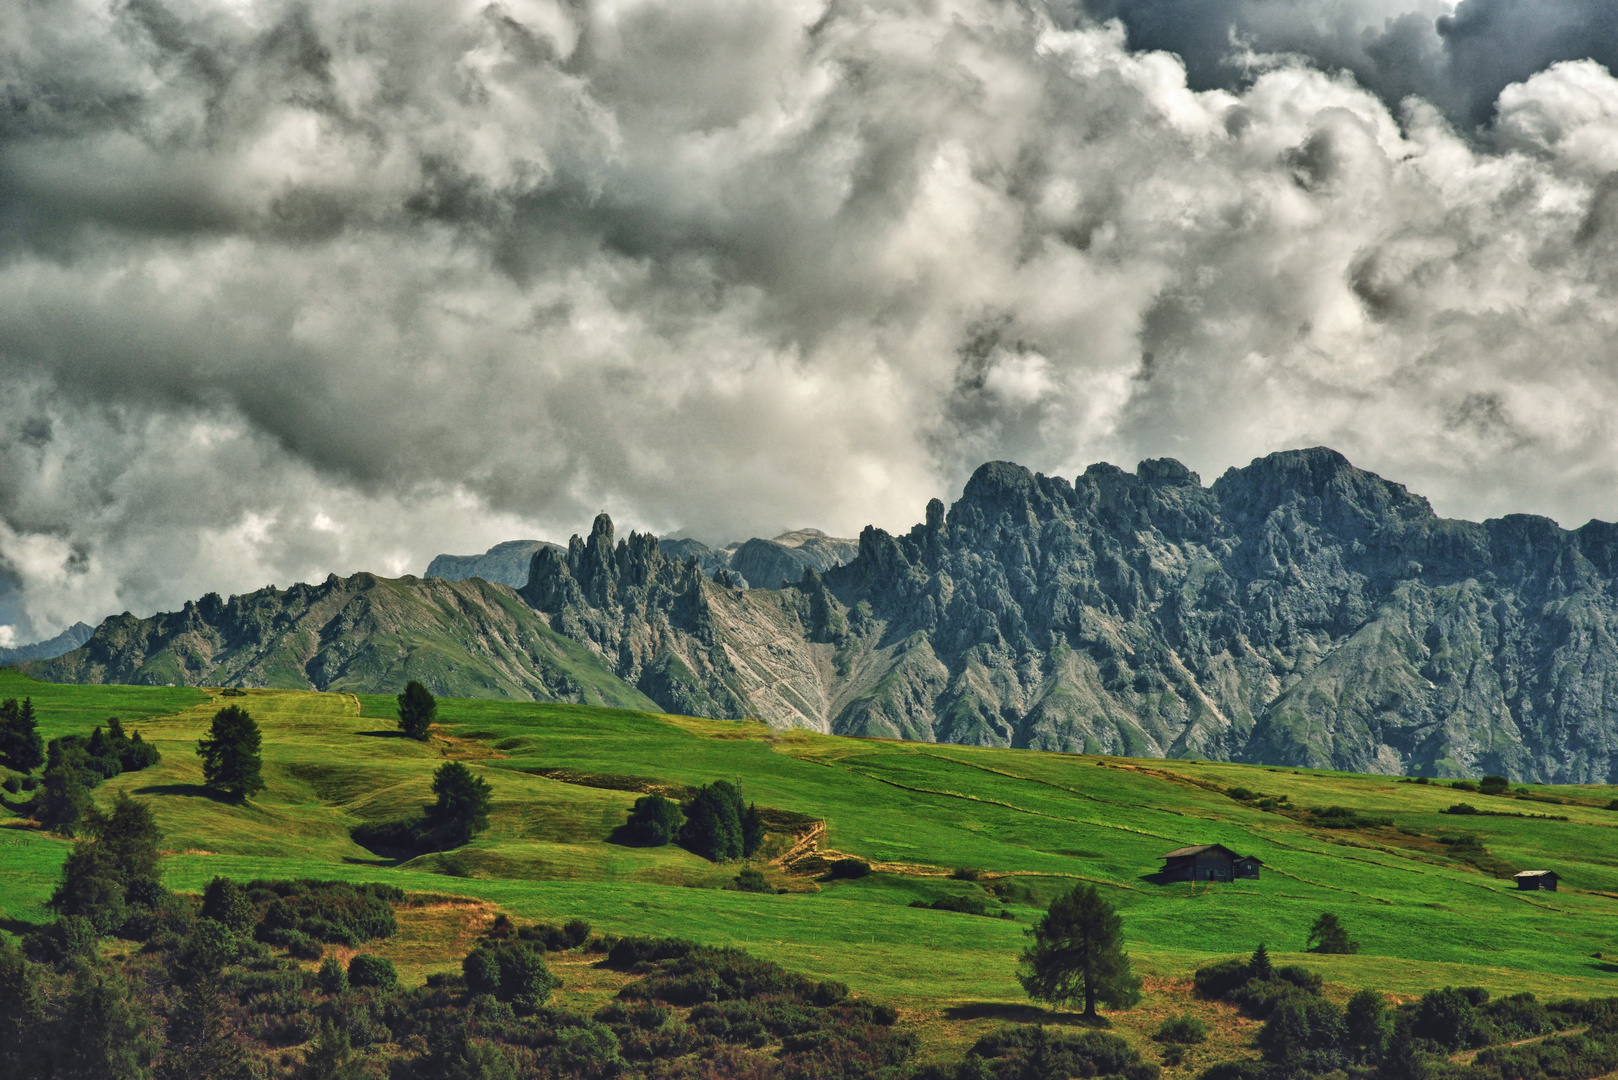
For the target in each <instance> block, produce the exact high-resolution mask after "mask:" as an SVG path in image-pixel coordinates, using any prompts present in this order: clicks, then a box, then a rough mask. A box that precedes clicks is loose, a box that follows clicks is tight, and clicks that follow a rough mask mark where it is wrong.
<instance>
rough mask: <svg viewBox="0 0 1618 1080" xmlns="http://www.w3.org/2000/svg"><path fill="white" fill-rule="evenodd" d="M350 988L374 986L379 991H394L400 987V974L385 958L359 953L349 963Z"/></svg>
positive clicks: (391, 962) (390, 961)
mask: <svg viewBox="0 0 1618 1080" xmlns="http://www.w3.org/2000/svg"><path fill="white" fill-rule="evenodd" d="M348 982H349V985H350V986H374V987H376V988H377V989H379V990H384V991H386V990H392V989H393V988H394V987H396V986H398V985H399V973H398V972H397V971H395V970H394V969H393V961H392V960H389V959H388V958H387V957H384V956H373V955H372V954H370V953H358V954H356V955H355V957H354V959H352V960H350V961H349V962H348Z"/></svg>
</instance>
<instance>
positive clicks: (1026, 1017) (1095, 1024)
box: [944, 1001, 1112, 1028]
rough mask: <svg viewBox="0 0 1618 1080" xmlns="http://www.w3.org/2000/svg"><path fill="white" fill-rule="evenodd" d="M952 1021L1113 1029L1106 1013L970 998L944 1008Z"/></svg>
mask: <svg viewBox="0 0 1618 1080" xmlns="http://www.w3.org/2000/svg"><path fill="white" fill-rule="evenodd" d="M944 1015H945V1016H947V1017H948V1018H949V1019H951V1020H1004V1021H1007V1022H1008V1023H1013V1024H1054V1025H1059V1026H1061V1027H1088V1028H1110V1027H1112V1024H1111V1022H1110V1021H1108V1020H1107V1018H1106V1017H1105V1016H1095V1017H1086V1016H1084V1015H1083V1014H1081V1013H1066V1012H1056V1011H1054V1010H1052V1009H1046V1008H1042V1007H1040V1006H1038V1005H1032V1004H1029V1003H1027V1002H1017V1001H968V1002H965V1003H963V1004H960V1005H952V1006H950V1007H949V1008H947V1009H945V1010H944Z"/></svg>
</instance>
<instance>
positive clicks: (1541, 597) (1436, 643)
mask: <svg viewBox="0 0 1618 1080" xmlns="http://www.w3.org/2000/svg"><path fill="white" fill-rule="evenodd" d="M1615 571H1618V527H1614V526H1612V525H1608V524H1604V523H1600V522H1592V523H1591V524H1589V525H1587V526H1585V527H1584V528H1582V529H1579V530H1577V531H1574V532H1568V531H1564V530H1562V529H1560V528H1558V527H1557V526H1556V524H1555V523H1554V522H1551V521H1549V520H1547V519H1543V518H1533V517H1526V516H1513V517H1507V518H1503V519H1500V520H1495V521H1488V522H1483V523H1473V522H1461V521H1449V520H1444V519H1441V518H1438V517H1437V516H1436V515H1434V513H1433V511H1432V509H1431V507H1430V506H1429V505H1428V504H1427V502H1426V501H1425V500H1424V499H1422V498H1420V497H1418V496H1415V495H1412V494H1411V493H1410V492H1408V491H1406V490H1405V488H1404V487H1402V486H1401V485H1398V484H1394V483H1390V482H1388V481H1386V480H1383V479H1382V478H1380V477H1378V476H1375V475H1373V474H1371V473H1368V472H1364V471H1362V470H1358V469H1355V468H1353V467H1352V466H1351V465H1350V464H1349V463H1348V461H1347V460H1346V459H1344V458H1343V457H1342V456H1341V455H1340V454H1337V453H1335V452H1334V451H1331V450H1326V449H1318V448H1317V449H1313V450H1300V451H1289V452H1286V453H1280V454H1273V455H1270V456H1269V457H1266V458H1262V459H1259V460H1256V461H1254V462H1253V463H1252V464H1251V465H1249V466H1248V467H1246V468H1244V469H1232V470H1230V471H1229V472H1227V473H1226V474H1225V475H1224V476H1222V477H1221V478H1220V479H1219V480H1218V481H1217V482H1216V483H1214V484H1213V485H1212V486H1211V487H1204V486H1203V485H1202V483H1201V481H1200V479H1199V478H1198V477H1197V476H1196V475H1195V474H1194V473H1192V472H1190V471H1189V470H1187V469H1186V468H1185V467H1184V466H1183V465H1181V464H1180V463H1179V462H1176V461H1172V460H1155V461H1146V462H1142V463H1141V464H1140V465H1139V466H1137V468H1136V471H1135V472H1134V473H1128V472H1125V471H1123V470H1121V469H1119V468H1117V467H1115V466H1111V465H1104V464H1103V465H1095V466H1092V467H1091V468H1089V469H1088V470H1086V471H1085V473H1084V474H1083V475H1082V476H1080V477H1078V478H1077V479H1076V480H1075V481H1074V482H1072V483H1069V482H1068V481H1066V480H1065V479H1062V478H1059V477H1046V476H1040V475H1037V474H1034V473H1031V472H1029V471H1028V470H1026V469H1023V468H1021V467H1020V466H1017V465H1012V464H1009V463H1005V462H993V463H990V464H987V465H984V466H983V467H982V468H980V469H979V470H978V471H977V473H976V474H975V475H974V476H973V477H972V478H971V480H970V481H969V482H968V483H967V485H966V488H965V491H964V492H963V493H962V496H961V498H960V499H959V500H958V501H957V502H956V503H955V505H954V506H952V507H950V508H948V510H947V511H946V509H945V508H944V506H943V505H942V504H941V503H939V502H938V501H937V500H934V502H933V503H931V504H930V505H929V506H928V508H927V512H926V517H925V521H924V522H923V523H922V524H919V525H917V526H916V527H915V528H913V529H912V530H910V532H909V533H907V534H905V535H904V536H898V537H895V536H891V535H889V534H887V533H885V532H883V531H882V530H879V529H867V530H865V532H864V533H863V534H862V535H861V537H860V539H859V553H858V556H857V557H856V558H855V559H854V560H853V561H852V562H851V563H849V564H848V565H846V566H840V567H834V568H831V569H829V570H828V571H827V572H826V573H825V574H824V575H821V574H819V573H816V572H814V570H813V569H812V568H811V569H810V570H808V571H806V572H805V573H804V574H803V575H802V576H801V578H800V579H799V581H798V582H797V583H796V584H795V585H793V586H792V587H791V588H787V589H782V590H775V591H763V590H754V591H750V592H745V593H743V592H740V591H737V590H735V589H732V588H727V587H725V586H724V585H721V584H716V583H715V582H714V581H712V580H711V579H709V578H707V577H705V576H704V575H703V574H702V573H701V570H700V567H699V566H698V565H697V564H695V563H694V562H687V563H685V564H679V563H675V562H673V561H672V560H669V559H666V558H664V557H663V556H662V555H661V554H660V553H659V551H658V550H657V545H656V543H655V541H652V540H651V539H650V538H645V537H637V536H635V535H633V534H632V535H631V536H630V537H629V538H628V539H627V540H625V541H621V542H616V543H615V542H614V539H613V533H612V528H611V522H610V521H608V520H606V519H605V518H602V519H598V521H597V523H596V528H595V529H594V530H593V531H592V533H591V536H590V537H589V538H588V539H582V540H581V539H579V538H575V540H574V542H573V544H572V545H570V547H569V550H568V552H567V553H566V555H565V556H560V555H557V554H556V553H546V552H540V553H538V554H537V555H536V557H535V560H534V563H533V567H532V569H531V574H530V580H529V582H528V585H527V586H526V587H525V589H524V590H523V592H524V596H525V597H527V598H528V599H529V600H530V602H531V603H534V604H535V606H536V607H538V608H539V609H540V610H541V611H544V612H546V613H547V614H548V615H549V616H550V621H551V625H552V626H553V627H554V628H555V629H557V630H559V631H560V632H562V633H563V634H566V635H568V636H569V637H572V638H574V639H575V640H578V641H581V642H586V643H588V644H589V645H590V646H591V647H592V648H593V649H595V650H597V651H598V652H599V654H600V655H601V656H602V657H603V659H604V660H605V661H606V662H607V663H608V664H609V665H610V666H612V667H613V669H614V670H615V671H617V672H618V674H619V675H620V676H622V677H623V678H625V679H626V680H628V681H630V682H632V683H634V684H635V685H636V686H637V687H638V688H639V689H640V690H641V691H642V692H644V693H646V694H647V695H648V696H650V697H652V698H653V699H654V700H657V701H658V702H659V703H661V704H662V705H664V707H666V708H670V709H678V710H679V711H686V712H691V711H695V712H702V713H705V714H707V715H714V716H739V715H756V716H759V717H761V718H762V719H765V720H767V721H769V722H771V723H774V724H777V725H788V724H801V725H806V726H812V727H816V728H819V729H822V730H832V731H837V732H841V733H848V734H869V735H884V736H890V737H900V738H908V739H924V740H938V741H951V742H961V743H972V744H984V745H1013V746H1033V747H1042V748H1048V749H1059V750H1078V751H1090V752H1105V753H1123V754H1141V755H1166V756H1188V755H1198V756H1208V757H1213V758H1221V759H1240V760H1253V761H1263V762H1270V763H1280V764H1297V765H1311V766H1330V767H1336V768H1345V769H1356V770H1365V771H1371V772H1387V773H1418V772H1419V773H1426V774H1435V775H1474V776H1475V775H1478V774H1479V773H1481V772H1485V771H1496V772H1503V773H1507V774H1509V775H1511V776H1513V777H1514V778H1518V779H1538V780H1547V781H1550V780H1555V781H1566V782H1594V781H1602V782H1605V781H1609V780H1612V779H1613V778H1614V776H1615V765H1618V681H1614V676H1615V675H1618V648H1615V639H1618V600H1615V588H1618V586H1615V581H1614V579H1615ZM1609 682H1611V684H1612V686H1613V687H1614V689H1613V690H1612V691H1609V690H1608V685H1609Z"/></svg>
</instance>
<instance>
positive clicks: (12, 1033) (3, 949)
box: [0, 937, 50, 1080]
mask: <svg viewBox="0 0 1618 1080" xmlns="http://www.w3.org/2000/svg"><path fill="white" fill-rule="evenodd" d="M47 1030H48V1029H47V1028H46V1026H45V999H44V997H43V996H42V995H41V994H40V990H39V972H38V969H37V968H36V967H35V966H34V965H33V964H30V963H29V962H28V961H27V960H26V959H25V958H24V957H23V954H22V951H21V950H20V949H18V948H17V947H16V946H15V945H13V944H12V943H11V942H10V941H9V940H8V939H6V938H5V937H0V1076H4V1077H8V1078H14V1080H40V1078H41V1077H43V1076H44V1075H45V1071H46V1069H47V1067H48V1066H49V1064H50V1058H49V1055H48V1052H47V1044H46V1040H45V1033H46V1031H47Z"/></svg>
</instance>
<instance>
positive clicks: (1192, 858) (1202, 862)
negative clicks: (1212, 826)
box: [1160, 844, 1264, 881]
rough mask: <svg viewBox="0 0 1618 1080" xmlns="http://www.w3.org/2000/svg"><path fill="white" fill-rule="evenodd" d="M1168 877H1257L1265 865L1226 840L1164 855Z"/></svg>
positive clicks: (1187, 879)
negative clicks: (1226, 843) (1221, 842)
mask: <svg viewBox="0 0 1618 1080" xmlns="http://www.w3.org/2000/svg"><path fill="white" fill-rule="evenodd" d="M1160 858H1162V859H1163V860H1165V861H1164V863H1163V880H1165V881H1234V880H1236V879H1237V878H1257V877H1258V871H1259V867H1260V866H1262V865H1264V864H1263V863H1261V862H1259V861H1258V859H1256V858H1254V857H1253V856H1251V855H1238V854H1237V853H1236V852H1234V851H1232V850H1230V848H1228V847H1226V846H1225V845H1223V844H1200V845H1198V846H1196V847H1183V848H1180V849H1179V850H1177V851H1171V852H1169V853H1168V854H1167V855H1163V856H1160Z"/></svg>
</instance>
